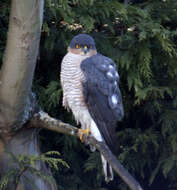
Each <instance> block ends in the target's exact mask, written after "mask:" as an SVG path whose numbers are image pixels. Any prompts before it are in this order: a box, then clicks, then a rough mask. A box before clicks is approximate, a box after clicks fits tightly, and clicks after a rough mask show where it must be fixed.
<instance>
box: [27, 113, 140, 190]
mask: <svg viewBox="0 0 177 190" xmlns="http://www.w3.org/2000/svg"><path fill="white" fill-rule="evenodd" d="M30 126H32V127H40V128H44V129H48V130H51V131H55V132H57V133H63V134H67V135H72V136H76V137H79V129H78V128H76V127H74V126H72V125H70V124H67V123H63V122H62V121H60V120H57V119H54V118H52V117H50V116H49V115H48V114H47V113H45V112H43V111H40V112H39V113H38V114H35V116H34V117H33V118H32V119H31V120H30ZM84 140H87V142H89V144H91V145H94V146H95V147H96V148H97V149H98V150H99V151H100V152H101V153H102V154H103V156H104V157H105V159H106V160H107V161H108V163H109V164H110V165H111V166H112V168H113V169H114V170H115V172H116V173H117V174H118V175H119V176H120V177H121V178H122V180H123V181H124V182H125V183H126V184H127V185H128V186H129V188H130V189H131V190H143V189H142V187H141V186H140V184H139V183H138V182H137V181H136V180H135V179H134V178H133V177H132V176H131V175H130V173H129V172H128V171H127V170H126V169H125V168H124V167H123V166H122V165H121V163H120V162H119V161H118V160H117V159H116V157H115V156H114V155H113V154H112V152H111V151H110V149H109V148H108V146H107V145H106V144H105V143H104V142H99V141H97V140H96V139H95V138H93V137H92V136H88V137H86V138H85V139H84Z"/></svg>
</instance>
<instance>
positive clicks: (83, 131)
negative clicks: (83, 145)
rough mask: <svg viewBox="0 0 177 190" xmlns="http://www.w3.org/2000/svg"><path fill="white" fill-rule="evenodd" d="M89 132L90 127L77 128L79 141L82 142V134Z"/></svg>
mask: <svg viewBox="0 0 177 190" xmlns="http://www.w3.org/2000/svg"><path fill="white" fill-rule="evenodd" d="M89 134H90V129H89V127H88V128H87V129H79V138H80V140H81V142H84V139H83V136H84V135H87V136H88V135H89Z"/></svg>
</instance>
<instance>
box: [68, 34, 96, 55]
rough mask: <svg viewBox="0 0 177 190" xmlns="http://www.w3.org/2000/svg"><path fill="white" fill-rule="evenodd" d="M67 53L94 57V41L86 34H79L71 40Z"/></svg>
mask: <svg viewBox="0 0 177 190" xmlns="http://www.w3.org/2000/svg"><path fill="white" fill-rule="evenodd" d="M68 52H71V53H74V54H79V55H83V56H92V55H95V54H96V53H97V51H96V47H95V41H94V39H93V38H92V37H91V36H89V35H88V34H79V35H77V36H75V37H74V38H73V39H72V40H71V42H70V44H69V47H68Z"/></svg>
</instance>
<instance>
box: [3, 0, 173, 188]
mask: <svg viewBox="0 0 177 190" xmlns="http://www.w3.org/2000/svg"><path fill="white" fill-rule="evenodd" d="M0 4H1V5H0V7H3V9H2V8H1V9H0V27H1V32H0V41H1V43H0V44H1V47H0V63H2V54H3V50H4V47H5V39H6V32H7V22H8V11H9V2H8V1H2V0H1V3H0ZM176 28H177V1H176V0H153V1H152V0H149V1H148V0H141V1H140V0H129V1H128V0H127V1H126V0H125V1H123V0H122V1H121V0H46V1H45V12H44V23H43V30H42V35H41V45H40V55H39V59H38V64H37V68H36V73H35V81H34V85H33V90H34V92H35V93H37V96H38V100H39V102H40V105H41V107H42V108H43V109H44V110H45V111H47V112H48V113H50V114H51V115H52V116H54V117H56V118H59V119H61V120H63V121H65V122H68V123H71V124H75V123H74V119H73V117H72V114H70V113H67V112H66V111H65V110H64V109H63V108H62V104H61V99H62V91H61V86H60V81H59V73H60V63H61V59H62V57H63V56H64V55H65V54H66V51H67V46H68V43H69V41H70V40H71V38H72V37H73V36H74V35H76V34H78V33H89V34H90V35H92V36H93V37H94V39H95V41H96V45H97V49H98V51H99V52H101V53H102V54H104V55H106V56H109V57H111V58H112V59H113V60H114V61H115V62H116V65H117V69H118V72H119V74H120V88H121V91H122V93H123V103H124V107H125V118H124V120H123V121H122V122H121V123H118V127H117V137H118V142H117V146H118V147H119V153H118V155H117V158H118V159H119V160H120V161H121V162H122V163H123V165H124V166H125V167H126V168H127V169H128V170H129V171H130V173H132V174H133V175H134V176H136V177H137V178H138V179H139V180H140V182H141V183H142V184H144V186H146V187H147V189H152V190H153V189H162V190H163V189H164V190H167V189H170V188H171V189H172V188H174V189H175V188H177V179H176V175H177V109H176V108H177V88H176V84H177V77H176V75H177V61H176V60H177V30H176ZM41 141H42V144H45V146H42V148H43V151H44V152H46V151H49V150H58V151H59V152H61V153H62V155H63V159H64V160H66V162H67V163H68V164H69V166H70V168H65V167H63V168H62V169H61V170H59V171H57V172H56V171H54V174H55V178H56V180H57V182H58V189H73V190H76V189H82V190H88V189H97V190H98V189H100V190H101V189H102V190H103V189H122V190H123V189H126V187H125V186H124V184H123V183H122V182H121V180H119V178H118V177H116V179H115V180H114V181H113V182H112V183H110V184H104V180H103V176H102V174H101V173H102V168H101V164H100V160H99V155H98V153H97V152H95V153H91V152H90V150H89V149H88V148H87V147H85V145H82V144H81V143H80V142H79V141H78V140H77V139H76V138H74V137H68V136H64V135H58V134H54V133H52V132H49V131H42V132H41ZM142 186H143V185H142Z"/></svg>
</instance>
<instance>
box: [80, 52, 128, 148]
mask: <svg viewBox="0 0 177 190" xmlns="http://www.w3.org/2000/svg"><path fill="white" fill-rule="evenodd" d="M81 69H82V71H83V73H84V76H85V79H86V80H85V81H84V82H83V83H82V85H83V86H82V87H83V95H84V100H85V102H86V105H87V107H88V110H89V113H90V115H91V117H92V118H93V120H94V121H95V123H96V124H97V126H98V129H99V131H100V133H101V135H102V136H103V138H104V140H105V141H106V143H107V145H108V146H109V147H110V148H111V149H112V150H113V148H114V142H113V141H114V135H115V127H116V123H117V121H118V120H121V119H122V117H123V114H124V112H123V105H122V97H121V92H120V90H119V86H118V80H119V75H118V73H117V71H116V67H115V64H114V62H113V61H112V60H111V59H110V58H108V57H105V56H103V55H101V54H97V55H94V56H92V57H90V58H87V59H85V60H84V61H82V63H81Z"/></svg>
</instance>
